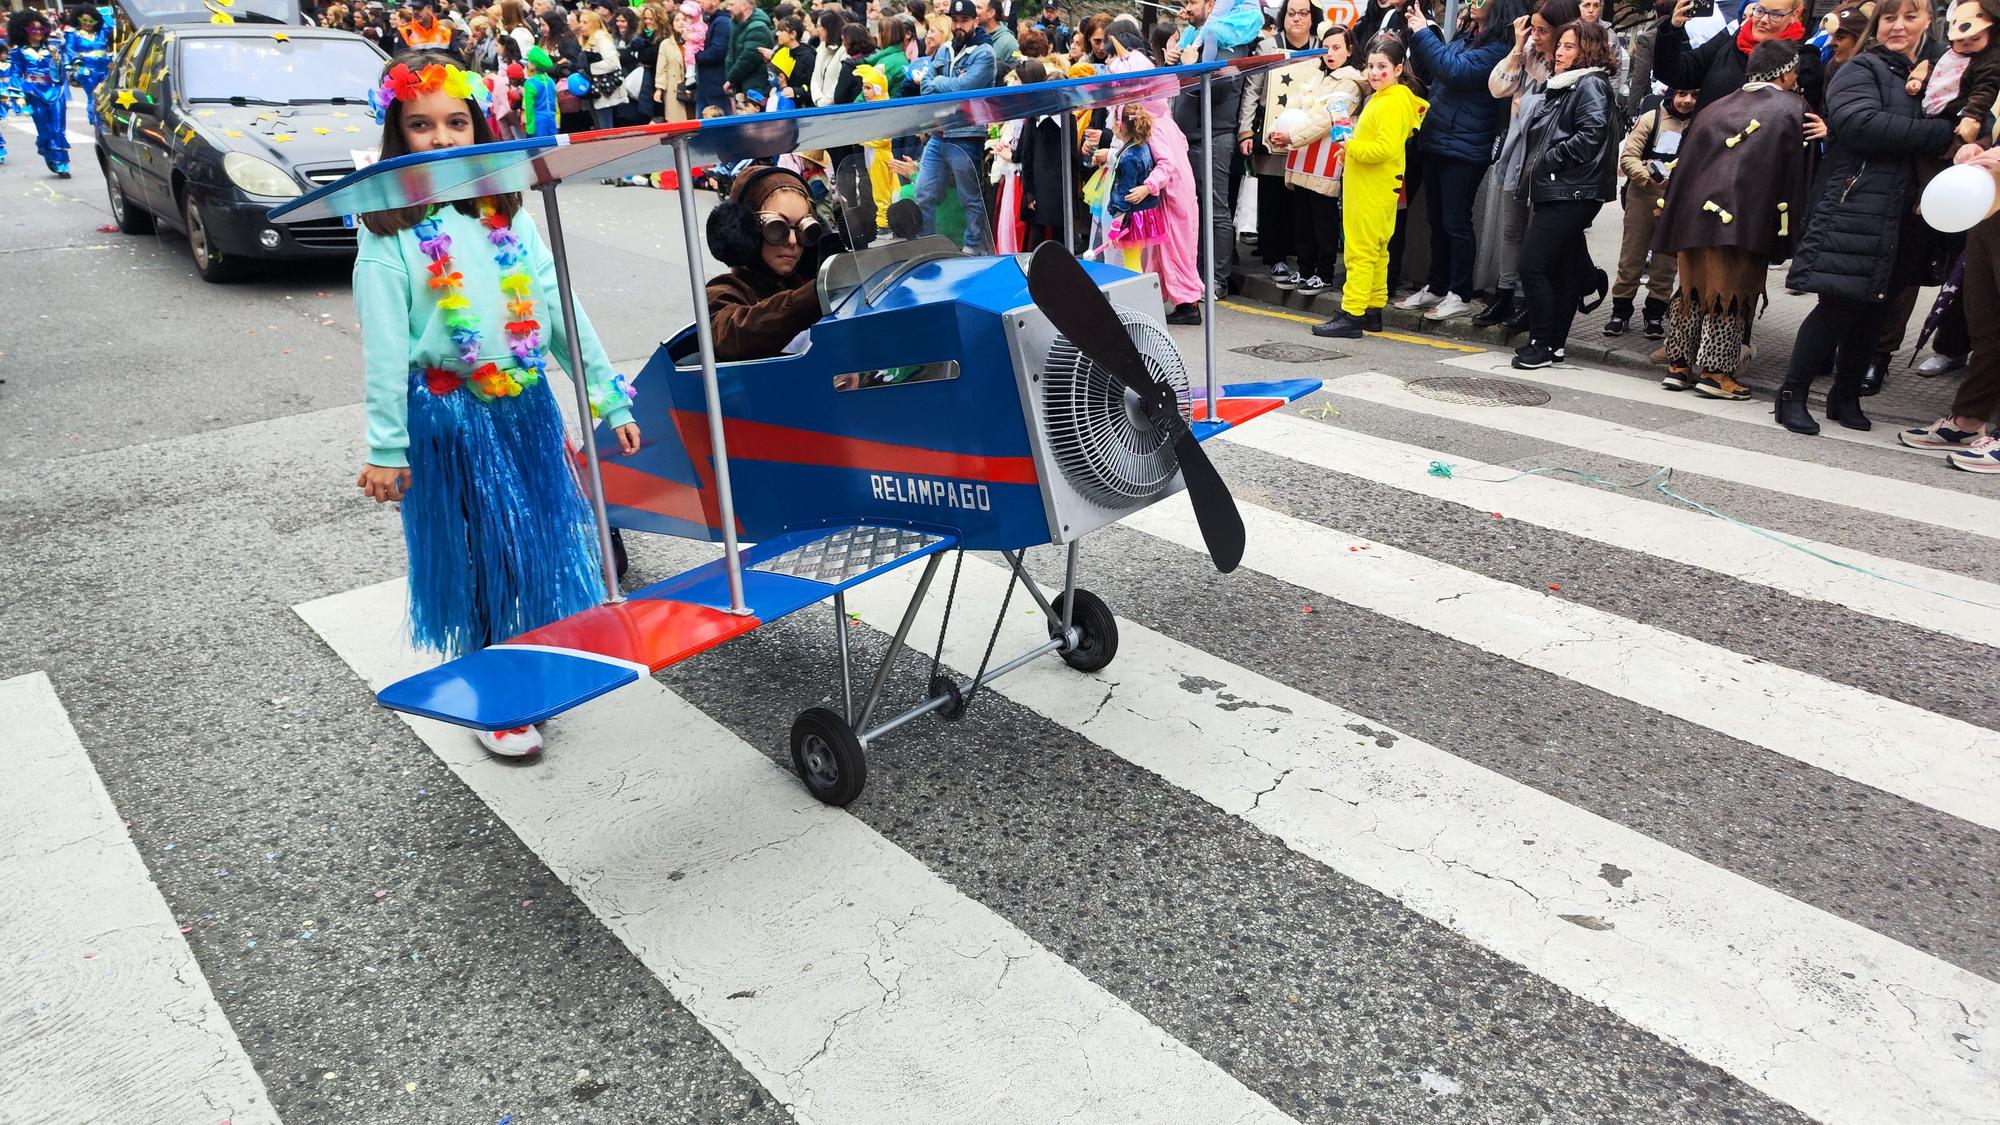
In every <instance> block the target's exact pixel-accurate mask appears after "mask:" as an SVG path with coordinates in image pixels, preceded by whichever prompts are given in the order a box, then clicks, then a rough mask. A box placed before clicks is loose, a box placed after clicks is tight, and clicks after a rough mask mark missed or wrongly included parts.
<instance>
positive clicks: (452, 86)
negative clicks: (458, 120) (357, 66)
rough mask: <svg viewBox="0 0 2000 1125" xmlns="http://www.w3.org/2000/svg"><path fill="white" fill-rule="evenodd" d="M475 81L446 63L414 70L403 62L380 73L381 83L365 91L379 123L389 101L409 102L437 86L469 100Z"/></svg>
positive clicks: (473, 91) (437, 88) (438, 88)
mask: <svg viewBox="0 0 2000 1125" xmlns="http://www.w3.org/2000/svg"><path fill="white" fill-rule="evenodd" d="M479 85H480V84H479V83H477V82H475V81H474V80H473V78H472V75H470V74H467V73H466V72H465V71H463V70H460V69H459V68H458V67H456V66H453V65H452V64H450V63H432V64H431V65H429V66H427V67H425V68H423V69H422V70H415V71H413V70H411V69H410V68H409V66H408V64H406V63H397V64H396V65H395V66H392V67H390V68H389V69H388V71H387V72H385V73H384V74H383V75H382V84H381V85H380V86H377V87H376V88H375V89H373V90H371V91H369V93H368V102H369V104H370V105H372V106H374V107H375V121H376V123H377V124H380V123H381V122H382V121H384V120H385V119H387V117H388V115H389V103H390V102H413V101H416V100H417V99H418V98H420V97H422V96H423V95H425V94H434V93H437V92H438V91H440V90H442V91H444V92H445V93H446V94H449V95H450V96H452V97H454V98H462V99H465V100H467V101H470V100H472V99H473V98H476V97H477V96H478V88H479Z"/></svg>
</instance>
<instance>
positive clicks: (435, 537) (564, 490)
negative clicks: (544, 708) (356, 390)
mask: <svg viewBox="0 0 2000 1125" xmlns="http://www.w3.org/2000/svg"><path fill="white" fill-rule="evenodd" d="M409 405H410V412H409V414H410V416H409V431H410V449H409V457H410V477H411V480H410V490H409V492H408V494H407V495H405V497H404V499H403V543H404V545H405V546H406V547H407V548H408V549H409V554H410V633H411V639H412V640H413V641H414V642H415V644H416V646H417V647H418V648H420V649H424V650H427V651H431V652H437V653H441V654H443V655H444V656H446V657H454V656H461V655H463V654H465V653H467V652H471V651H473V650H474V649H479V648H484V647H485V646H487V645H490V644H493V643H495V642H498V641H504V640H506V639H508V638H509V637H513V636H516V635H518V634H521V633H525V632H527V631H528V630H530V629H536V628H540V627H541V626H543V625H547V624H548V623H550V622H552V621H556V620H558V619H560V618H564V617H567V616H569V615H570V614H572V613H578V612H580V611H582V610H585V609H588V608H590V607H591V606H593V605H595V604H597V602H598V601H599V599H600V598H601V597H602V595H603V593H604V585H603V578H602V577H601V571H600V569H599V566H600V564H599V561H598V558H599V556H598V551H597V528H596V524H595V522H594V521H593V520H592V518H591V515H590V507H589V503H588V501H587V500H586V499H585V497H584V494H583V489H582V488H581V487H580V486H579V485H578V484H577V480H576V476H575V474H574V473H573V472H571V470H570V462H569V454H568V450H567V448H566V447H565V444H564V440H563V420H562V412H561V411H560V410H558V409H557V408H556V402H555V398H554V397H553V396H552V395H551V394H550V393H549V384H548V380H546V379H538V380H536V381H535V382H534V384H533V385H532V386H529V387H527V388H526V389H524V390H523V391H522V392H521V393H520V394H519V395H516V396H514V397H512V398H499V399H492V400H487V401H482V400H481V399H479V398H477V397H475V396H474V395H473V394H472V392H471V391H469V390H467V389H465V387H463V386H459V387H457V388H455V389H451V390H448V391H445V392H444V393H434V392H433V389H432V385H431V382H430V380H429V379H427V378H426V374H425V372H423V371H421V370H418V371H413V372H411V374H410V396H409Z"/></svg>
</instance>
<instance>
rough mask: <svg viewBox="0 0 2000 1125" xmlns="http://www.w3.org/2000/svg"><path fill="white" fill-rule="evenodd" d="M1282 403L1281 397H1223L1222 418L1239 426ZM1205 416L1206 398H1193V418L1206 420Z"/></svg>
mask: <svg viewBox="0 0 2000 1125" xmlns="http://www.w3.org/2000/svg"><path fill="white" fill-rule="evenodd" d="M1283 405H1285V400H1284V399H1281V398H1224V399H1223V400H1222V420H1223V421H1225V422H1227V423H1229V424H1230V425H1232V426H1240V425H1242V424H1243V423H1245V422H1247V421H1249V420H1250V419H1252V418H1255V417H1257V416H1258V415H1260V414H1269V413H1270V412H1271V411H1273V410H1276V409H1277V408H1279V407H1280V406H1283ZM1207 418H1208V402H1207V400H1205V399H1195V400H1194V420H1195V421H1197V422H1201V421H1206V420H1207Z"/></svg>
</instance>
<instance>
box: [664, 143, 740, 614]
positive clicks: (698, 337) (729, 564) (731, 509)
mask: <svg viewBox="0 0 2000 1125" xmlns="http://www.w3.org/2000/svg"><path fill="white" fill-rule="evenodd" d="M674 175H675V178H676V179H678V180H679V181H680V197H681V242H682V247H683V248H684V249H685V250H686V251H687V268H688V285H689V292H691V293H693V294H694V300H695V309H694V338H695V343H696V344H698V345H699V346H700V348H701V391H702V395H703V396H704V397H705V398H706V399H707V401H708V444H709V447H710V448H711V449H713V450H714V451H715V499H716V504H717V505H718V506H719V507H720V508H721V510H722V561H723V567H724V569H726V570H727V571H728V572H729V612H731V613H734V614H737V615H738V616H743V617H747V616H749V614H750V609H749V607H747V606H745V605H744V604H743V549H742V548H741V547H739V546H737V543H736V497H735V494H734V493H732V492H731V491H730V488H729V445H728V442H727V441H725V440H724V438H723V435H722V391H721V389H720V387H719V386H718V385H717V382H716V376H715V333H714V332H713V331H711V330H710V328H709V324H708V316H707V313H706V311H705V310H704V309H703V308H702V296H701V295H702V294H703V293H704V292H706V291H707V288H708V287H707V285H706V284H704V282H703V278H702V276H701V238H700V236H699V235H697V234H696V232H695V222H694V211H695V206H694V176H693V174H692V173H691V172H690V170H689V167H688V154H687V142H686V141H676V142H674Z"/></svg>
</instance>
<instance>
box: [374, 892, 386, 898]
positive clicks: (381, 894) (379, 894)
mask: <svg viewBox="0 0 2000 1125" xmlns="http://www.w3.org/2000/svg"><path fill="white" fill-rule="evenodd" d="M375 897H376V898H388V897H389V892H388V891H376V892H375Z"/></svg>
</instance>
